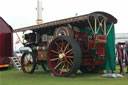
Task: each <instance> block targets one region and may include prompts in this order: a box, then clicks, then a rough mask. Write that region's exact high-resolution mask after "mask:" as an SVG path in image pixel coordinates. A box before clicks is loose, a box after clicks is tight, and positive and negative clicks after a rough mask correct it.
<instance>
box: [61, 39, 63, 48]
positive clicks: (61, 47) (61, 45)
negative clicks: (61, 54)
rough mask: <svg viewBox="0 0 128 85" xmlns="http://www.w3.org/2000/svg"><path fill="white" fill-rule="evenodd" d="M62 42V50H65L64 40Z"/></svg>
mask: <svg viewBox="0 0 128 85" xmlns="http://www.w3.org/2000/svg"><path fill="white" fill-rule="evenodd" d="M61 40H62V44H61V50H63V48H64V40H63V39H61Z"/></svg>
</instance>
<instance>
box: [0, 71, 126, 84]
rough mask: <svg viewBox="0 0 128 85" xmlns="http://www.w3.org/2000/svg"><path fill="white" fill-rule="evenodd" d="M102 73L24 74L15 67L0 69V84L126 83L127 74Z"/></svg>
mask: <svg viewBox="0 0 128 85" xmlns="http://www.w3.org/2000/svg"><path fill="white" fill-rule="evenodd" d="M101 75H102V74H83V73H80V72H79V73H77V74H76V77H75V78H63V77H55V76H51V75H50V73H48V72H44V71H36V72H34V73H33V74H25V73H23V72H22V71H17V70H15V69H10V70H5V71H0V85H127V84H128V74H126V75H125V77H123V78H102V77H101Z"/></svg>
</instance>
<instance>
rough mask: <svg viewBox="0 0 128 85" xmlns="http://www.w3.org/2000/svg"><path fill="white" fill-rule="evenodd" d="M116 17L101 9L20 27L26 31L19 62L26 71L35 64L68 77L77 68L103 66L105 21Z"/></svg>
mask: <svg viewBox="0 0 128 85" xmlns="http://www.w3.org/2000/svg"><path fill="white" fill-rule="evenodd" d="M112 23H116V19H115V18H114V17H113V16H112V15H110V14H107V13H104V12H94V13H90V14H87V15H83V16H77V17H73V18H68V19H63V20H58V21H53V22H49V23H44V24H40V25H35V26H30V27H25V28H20V29H17V30H15V31H14V32H21V31H22V32H25V31H27V30H31V31H32V33H27V34H26V33H25V34H24V39H23V44H24V47H29V48H30V49H31V51H25V52H24V54H23V56H22V59H21V66H22V70H23V72H25V73H33V72H34V70H35V67H36V66H37V65H41V66H42V68H43V69H44V70H45V71H51V72H52V73H53V74H54V75H56V76H61V77H68V76H70V75H71V74H72V73H75V72H77V70H78V69H80V70H81V72H83V73H87V72H99V71H102V70H104V65H105V45H106V43H107V32H106V29H107V27H106V26H107V25H108V24H112Z"/></svg>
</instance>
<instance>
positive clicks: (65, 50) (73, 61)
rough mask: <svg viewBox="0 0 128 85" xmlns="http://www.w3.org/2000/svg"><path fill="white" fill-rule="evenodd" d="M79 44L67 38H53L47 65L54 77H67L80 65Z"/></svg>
mask: <svg viewBox="0 0 128 85" xmlns="http://www.w3.org/2000/svg"><path fill="white" fill-rule="evenodd" d="M81 57H82V56H81V49H80V46H79V44H78V43H77V42H76V41H75V40H74V39H73V38H72V37H69V36H59V37H57V38H55V39H54V40H53V41H52V42H51V44H50V46H49V49H48V65H49V68H50V69H51V71H52V73H53V74H54V75H56V76H60V77H67V76H70V75H71V74H72V73H75V72H76V71H77V70H78V69H79V67H80V64H81Z"/></svg>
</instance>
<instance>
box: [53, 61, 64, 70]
mask: <svg viewBox="0 0 128 85" xmlns="http://www.w3.org/2000/svg"><path fill="white" fill-rule="evenodd" d="M62 62H63V61H60V62H59V63H58V64H57V65H56V66H55V67H54V69H56V68H57V67H58V66H59V65H61V63H62Z"/></svg>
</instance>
